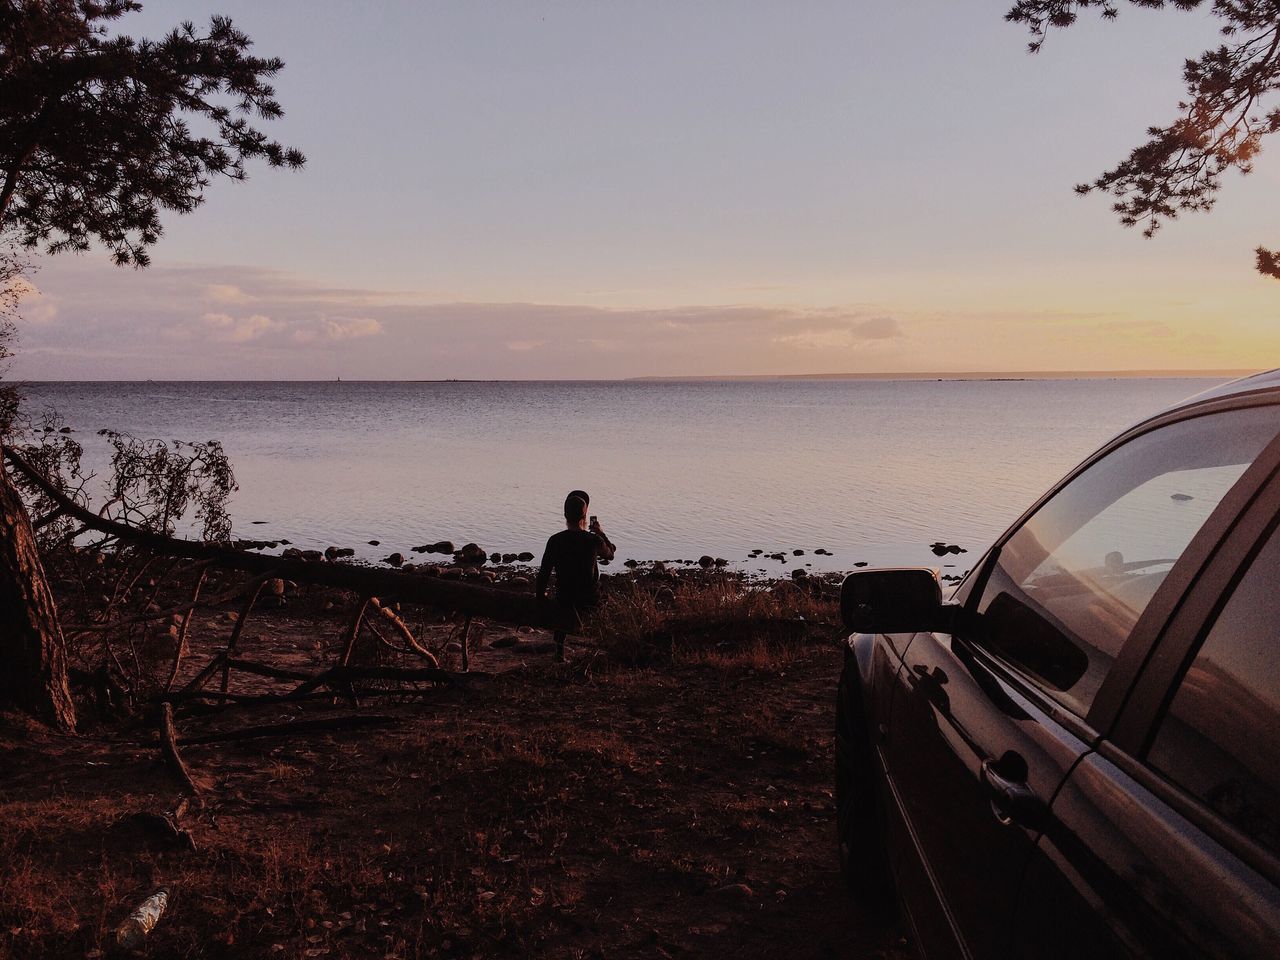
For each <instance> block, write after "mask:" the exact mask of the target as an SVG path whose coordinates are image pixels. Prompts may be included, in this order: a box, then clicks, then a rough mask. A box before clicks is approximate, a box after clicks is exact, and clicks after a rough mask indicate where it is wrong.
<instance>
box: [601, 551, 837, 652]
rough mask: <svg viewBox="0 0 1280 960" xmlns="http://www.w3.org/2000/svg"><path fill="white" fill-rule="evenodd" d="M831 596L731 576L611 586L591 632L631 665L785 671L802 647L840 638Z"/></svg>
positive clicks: (809, 590) (619, 583)
mask: <svg viewBox="0 0 1280 960" xmlns="http://www.w3.org/2000/svg"><path fill="white" fill-rule="evenodd" d="M838 615H839V609H838V605H837V604H836V602H835V600H834V599H832V598H831V596H830V595H829V593H827V592H822V593H819V592H818V590H817V589H814V588H812V587H800V586H797V585H794V584H791V583H775V584H766V585H761V584H756V583H752V582H750V581H747V580H744V579H743V578H741V577H739V576H735V575H732V574H716V575H710V576H708V577H706V578H700V579H685V580H680V581H677V582H676V583H674V584H665V583H663V582H661V581H657V582H654V581H646V580H623V581H621V582H617V583H613V584H610V588H609V590H608V591H607V592H606V595H605V598H604V602H603V603H602V604H601V607H600V609H599V610H598V611H597V612H596V614H595V615H594V616H593V617H592V620H591V622H590V624H589V630H590V632H591V633H592V634H593V635H594V636H595V637H596V638H597V639H598V640H599V642H600V644H601V645H602V646H603V647H604V648H605V649H606V650H608V651H609V652H610V653H611V654H612V655H613V656H614V657H616V658H617V659H618V660H620V661H621V662H623V663H626V664H631V665H643V664H653V663H661V662H676V661H679V662H684V663H695V664H701V665H703V666H708V667H718V668H723V669H757V670H778V669H783V668H785V666H786V665H787V663H788V662H791V661H792V660H793V659H794V657H795V652H794V650H793V648H794V646H795V645H796V644H797V643H804V642H807V641H809V640H812V639H815V638H821V639H824V640H825V639H829V638H830V637H831V636H833V635H834V633H835V629H836V623H837V620H838Z"/></svg>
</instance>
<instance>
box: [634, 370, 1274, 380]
mask: <svg viewBox="0 0 1280 960" xmlns="http://www.w3.org/2000/svg"><path fill="white" fill-rule="evenodd" d="M1262 372H1263V368H1258V369H1249V370H1012V371H1004V370H975V371H950V370H938V371H924V372H919V373H914V372H905V371H904V372H896V373H777V374H742V375H737V376H720V377H703V376H687V377H628V378H627V380H626V381H624V382H637V381H639V382H653V381H657V382H685V383H696V382H699V381H715V380H727V381H741V380H985V381H1001V380H1009V381H1019V380H1208V379H1218V378H1229V379H1236V378H1238V377H1248V376H1252V375H1253V374H1256V373H1262Z"/></svg>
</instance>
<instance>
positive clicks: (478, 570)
mask: <svg viewBox="0 0 1280 960" xmlns="http://www.w3.org/2000/svg"><path fill="white" fill-rule="evenodd" d="M368 545H369V546H375V547H376V546H381V545H382V542H381V541H379V540H370V541H368ZM234 546H235V547H236V548H237V549H241V550H263V551H270V550H277V549H280V548H282V547H283V548H284V549H283V550H281V553H280V555H281V556H282V557H286V558H290V559H297V560H306V561H309V562H330V563H333V562H337V561H344V562H349V563H354V564H357V565H360V566H369V567H374V566H378V565H381V564H385V565H387V566H390V567H394V568H396V569H398V570H400V571H402V572H406V573H417V574H420V575H422V576H428V577H440V578H441V579H445V580H472V581H480V582H485V583H490V584H505V585H508V586H512V587H527V586H529V585H531V584H532V582H533V579H534V578H535V577H536V575H537V563H538V557H537V555H536V554H535V553H534V552H532V551H529V550H525V551H521V552H519V553H515V552H509V553H503V552H498V551H494V552H489V551H487V550H485V549H484V548H483V547H481V546H480V545H479V544H477V543H465V544H463V545H462V546H461V547H455V545H454V543H453V542H452V541H450V540H440V541H436V542H434V543H427V544H421V545H419V546H416V547H411V548H409V553H410V554H418V555H420V556H421V557H422V559H420V560H415V559H411V558H410V557H409V556H406V554H405V553H404V552H400V551H396V552H393V553H390V554H388V555H387V556H385V557H383V558H382V559H381V560H369V559H365V558H360V557H358V556H357V552H356V550H355V548H353V547H338V546H332V545H331V546H329V547H327V548H326V549H324V550H317V549H299V548H298V547H295V546H293V545H292V544H291V543H290V541H288V540H284V539H280V540H236V541H234ZM928 546H929V549H930V550H931V551H932V553H933V554H934V556H937V557H940V558H946V557H952V556H955V557H958V556H959V555H960V554H965V553H968V550H966V549H965V548H963V547H961V546H959V545H957V544H949V543H945V542H944V541H940V540H938V541H934V542H933V543H931V544H929V545H928ZM810 554H811V555H812V556H815V557H830V556H833V554H832V553H831V551H830V550H828V549H826V548H825V547H817V548H811V549H808V550H806V549H805V548H801V547H795V548H790V549H787V550H772V551H769V550H765V549H764V548H761V547H755V548H753V549H752V550H751V551H750V552H749V553H748V554H747V555H746V556H745V557H743V558H742V559H741V560H737V561H733V560H729V559H727V558H725V557H719V556H713V555H711V554H702V555H701V556H699V557H698V558H697V559H691V558H673V559H666V560H634V559H626V560H622V561H621V562H620V563H619V564H618V565H619V566H621V567H622V568H624V569H623V571H617V572H613V571H612V570H609V569H606V570H602V574H604V578H605V580H606V581H607V580H608V579H610V578H621V579H626V580H634V579H637V578H644V577H648V578H653V579H659V580H661V579H664V578H666V579H670V578H678V577H680V576H682V575H696V574H703V573H721V574H727V575H732V576H734V577H738V578H741V579H743V580H746V581H751V582H756V583H760V584H764V585H767V584H769V583H771V582H774V581H790V582H796V581H808V582H810V583H813V584H822V583H826V584H830V583H837V584H838V583H839V582H840V580H842V579H843V577H844V576H845V575H847V574H848V573H851V572H852V571H853V570H855V569H862V568H865V567H867V566H869V565H870V564H869V563H868V561H865V560H859V561H855V562H854V563H852V564H850V565H849V566H850V569H848V570H827V571H814V570H812V569H811V567H812V563H810V562H807V561H805V560H803V559H801V558H803V557H805V556H808V555H810ZM435 557H440V558H442V559H438V560H437V559H435ZM763 560H771V561H774V562H776V563H778V564H779V565H780V566H782V567H786V566H787V565H788V564H789V563H795V564H802V565H801V566H794V567H792V568H791V569H790V573H789V574H787V575H782V571H781V570H779V571H778V572H776V573H771V572H770V571H768V570H765V569H764V568H757V569H756V570H747V569H744V568H743V567H742V566H741V565H742V564H746V563H752V562H759V561H763ZM600 563H601V567H603V568H610V567H612V564H610V562H609V561H607V560H602V561H601V562H600ZM940 566H941V567H943V568H950V569H949V570H946V569H944V570H940V571H939V577H940V579H941V580H942V581H943V582H944V583H959V582H960V581H961V580H962V579H963V578H964V574H966V573H967V572H968V570H967V568H965V569H961V568H960V565H958V564H956V563H944V564H941V565H940Z"/></svg>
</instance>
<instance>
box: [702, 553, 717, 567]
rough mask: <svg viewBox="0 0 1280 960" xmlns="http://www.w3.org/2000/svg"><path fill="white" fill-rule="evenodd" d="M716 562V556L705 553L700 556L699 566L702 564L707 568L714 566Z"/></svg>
mask: <svg viewBox="0 0 1280 960" xmlns="http://www.w3.org/2000/svg"><path fill="white" fill-rule="evenodd" d="M715 562H716V558H715V557H712V556H709V555H708V554H705V553H704V554H703V555H702V556H700V557H699V558H698V566H700V567H701V568H702V569H703V570H706V569H707V568H708V567H711V566H714V565H715Z"/></svg>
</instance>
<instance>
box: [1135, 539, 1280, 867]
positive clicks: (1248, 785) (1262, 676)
mask: <svg viewBox="0 0 1280 960" xmlns="http://www.w3.org/2000/svg"><path fill="white" fill-rule="evenodd" d="M1278 585H1280V533H1277V532H1275V531H1273V532H1272V534H1271V536H1270V539H1269V540H1268V542H1267V544H1266V546H1265V547H1264V548H1263V549H1262V551H1261V553H1259V555H1258V556H1257V557H1256V558H1255V559H1254V561H1253V563H1251V564H1250V565H1249V568H1248V570H1247V571H1246V573H1245V575H1244V578H1243V579H1242V580H1241V581H1240V583H1239V585H1238V586H1237V587H1236V588H1235V590H1234V591H1233V592H1232V594H1231V597H1230V599H1228V600H1227V603H1226V605H1225V606H1224V607H1223V608H1222V612H1221V613H1220V614H1219V615H1218V618H1217V620H1216V621H1215V622H1214V624H1213V627H1212V628H1211V629H1210V630H1209V633H1208V635H1207V636H1206V637H1205V640H1204V643H1203V644H1202V645H1201V647H1200V651H1199V653H1198V654H1196V658H1195V660H1194V661H1193V662H1192V664H1191V667H1190V669H1188V670H1187V673H1186V675H1185V676H1184V677H1183V679H1182V682H1181V683H1180V684H1179V685H1178V690H1177V693H1176V694H1175V695H1174V698H1173V700H1172V702H1171V703H1170V705H1169V709H1168V711H1167V712H1166V713H1165V716H1164V719H1163V720H1162V721H1161V723H1160V726H1159V727H1158V728H1157V731H1156V736H1155V740H1154V741H1153V742H1152V746H1151V750H1150V752H1149V753H1148V755H1147V760H1148V762H1149V763H1150V765H1151V766H1152V767H1154V768H1155V769H1156V770H1158V771H1160V772H1161V773H1163V774H1164V775H1165V776H1166V777H1168V778H1169V779H1170V780H1172V781H1173V782H1174V783H1175V784H1177V785H1178V786H1180V787H1182V788H1183V789H1185V790H1187V791H1188V792H1190V793H1192V794H1194V795H1195V796H1196V797H1198V798H1199V799H1200V800H1202V801H1203V802H1204V803H1205V804H1206V805H1207V806H1209V807H1210V808H1212V809H1213V810H1215V811H1217V813H1218V814H1219V815H1220V816H1221V817H1222V818H1223V819H1225V820H1227V821H1229V822H1230V823H1232V824H1234V825H1235V826H1236V827H1238V828H1239V829H1240V830H1241V831H1242V832H1243V833H1245V834H1246V835H1247V836H1249V837H1252V838H1253V839H1254V840H1255V841H1256V842H1257V843H1259V844H1260V845H1261V846H1263V847H1266V848H1267V849H1269V850H1270V851H1271V852H1272V853H1275V854H1277V855H1280V594H1277V586H1278Z"/></svg>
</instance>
